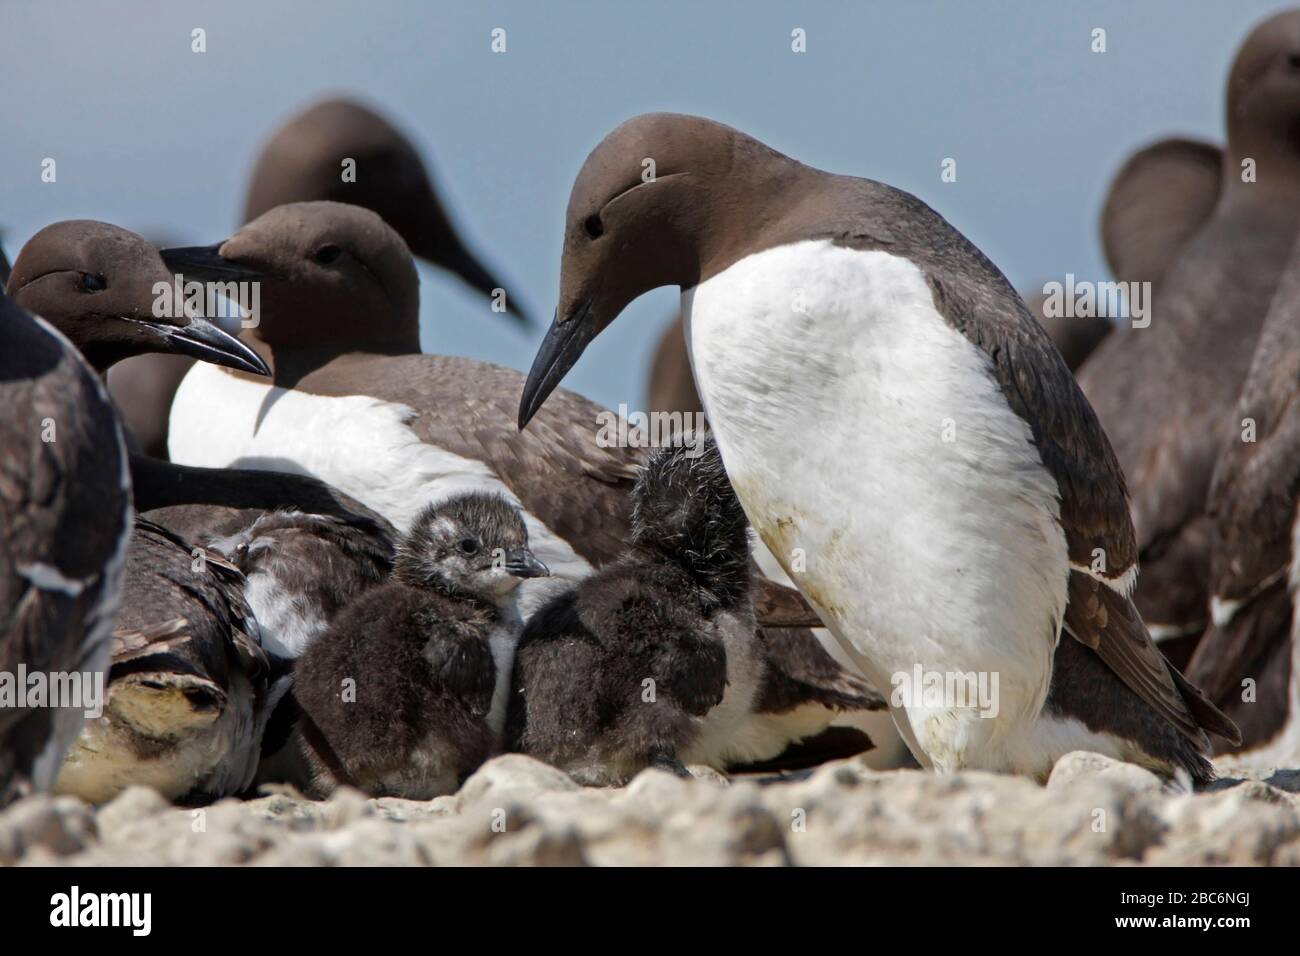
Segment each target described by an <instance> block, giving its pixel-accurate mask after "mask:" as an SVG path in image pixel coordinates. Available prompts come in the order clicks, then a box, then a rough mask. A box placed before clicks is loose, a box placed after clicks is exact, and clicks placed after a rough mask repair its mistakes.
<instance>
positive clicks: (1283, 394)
mask: <svg viewBox="0 0 1300 956" xmlns="http://www.w3.org/2000/svg"><path fill="white" fill-rule="evenodd" d="M1298 382H1300V247H1297V250H1296V251H1294V252H1293V253H1292V258H1291V264H1290V265H1289V266H1288V268H1287V271H1286V274H1285V275H1284V277H1283V279H1282V282H1281V283H1280V285H1279V286H1278V290H1277V294H1276V295H1275V296H1274V298H1273V304H1272V306H1271V308H1270V310H1269V314H1268V318H1267V319H1266V320H1265V322H1264V328H1263V331H1262V332H1261V333H1260V336H1259V342H1258V344H1257V345H1256V347H1255V356H1254V359H1253V360H1252V362H1251V366H1250V372H1249V374H1248V375H1247V376H1246V384H1245V386H1244V387H1243V388H1242V392H1241V397H1240V398H1239V399H1238V402H1237V406H1236V410H1235V412H1233V413H1232V414H1231V415H1230V416H1228V417H1229V418H1230V419H1231V421H1232V427H1233V431H1232V434H1231V435H1230V437H1229V439H1228V440H1227V442H1226V443H1225V445H1224V447H1223V449H1222V451H1221V452H1220V454H1219V460H1218V462H1217V463H1216V465H1215V468H1214V480H1213V482H1212V483H1211V487H1210V496H1209V516H1210V522H1211V528H1212V535H1211V539H1210V556H1211V560H1210V595H1211V598H1210V610H1211V624H1210V627H1209V628H1207V629H1206V632H1205V634H1204V635H1203V636H1202V637H1201V639H1200V641H1199V643H1198V644H1197V646H1196V651H1195V653H1194V654H1193V656H1192V659H1191V663H1190V664H1189V665H1188V677H1190V678H1191V679H1193V680H1195V681H1197V682H1198V683H1200V684H1201V686H1203V687H1204V688H1205V691H1206V693H1207V694H1209V695H1210V698H1211V699H1212V700H1214V701H1215V702H1216V703H1217V704H1219V706H1221V707H1222V708H1223V709H1224V710H1225V711H1226V712H1227V713H1228V714H1230V715H1231V716H1232V717H1233V719H1234V720H1236V721H1237V723H1238V724H1240V725H1241V728H1242V732H1243V738H1244V739H1243V747H1242V749H1243V750H1245V751H1249V752H1252V757H1253V758H1254V759H1255V760H1256V761H1257V762H1258V761H1260V760H1262V761H1264V762H1266V763H1267V764H1268V765H1271V766H1293V765H1294V764H1293V763H1291V761H1294V760H1296V759H1297V758H1300V656H1298V654H1300V651H1298V650H1297V649H1298V648H1300V641H1298V640H1297V634H1296V616H1295V592H1296V588H1297V587H1298V586H1300V551H1298V550H1297V543H1298V542H1300V521H1297V513H1296V506H1297V501H1298V499H1297V494H1298V489H1300V403H1298V402H1297V397H1298V392H1300V386H1298V385H1297V383H1298Z"/></svg>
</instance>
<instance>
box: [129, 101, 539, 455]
mask: <svg viewBox="0 0 1300 956" xmlns="http://www.w3.org/2000/svg"><path fill="white" fill-rule="evenodd" d="M349 163H350V164H351V166H350V167H348V166H347V164H349ZM314 200H330V201H333V202H344V203H351V204H352V205H355V206H364V207H365V208H367V209H371V210H374V211H375V212H376V213H378V214H379V215H380V216H382V217H383V219H384V221H386V222H387V223H388V224H389V225H391V226H392V227H393V228H394V229H396V230H397V232H398V233H399V234H400V235H401V237H402V238H403V239H404V240H406V244H407V245H408V246H409V247H410V249H411V252H412V253H413V254H414V255H416V256H418V257H420V258H421V259H424V260H425V261H426V262H428V263H430V264H431V265H434V266H437V267H438V268H440V269H444V270H446V271H448V272H450V273H452V274H453V275H456V276H458V277H459V278H460V279H462V280H463V281H464V282H465V283H466V284H467V285H468V286H470V287H471V288H473V289H475V290H477V291H479V292H482V293H483V294H484V295H486V296H489V297H492V298H494V299H495V298H496V290H498V289H500V290H503V291H504V290H506V286H505V284H504V283H502V282H500V281H498V279H497V278H496V276H495V275H494V274H493V271H492V270H489V269H488V268H487V267H486V266H485V265H484V264H483V262H482V261H481V259H480V258H479V257H478V256H477V255H476V254H475V253H473V252H472V251H470V249H469V248H468V247H467V245H466V241H465V240H464V238H462V236H461V234H460V231H459V230H458V229H457V228H456V226H455V225H454V224H453V223H452V221H451V218H450V217H449V216H448V215H447V212H446V210H445V209H444V207H443V204H442V201H441V200H440V199H439V198H438V193H437V191H436V190H435V189H434V186H433V180H432V178H431V176H430V175H429V171H428V169H427V167H426V165H425V162H424V160H423V159H422V158H421V156H420V153H419V150H417V149H416V147H415V145H414V144H413V143H412V142H411V141H410V140H409V139H408V138H407V137H406V136H405V135H404V134H403V133H402V132H401V131H400V130H398V129H397V128H396V127H395V126H394V125H393V123H392V122H390V121H389V120H388V119H386V118H385V117H384V116H382V115H380V114H379V113H377V112H375V111H374V110H372V109H370V108H369V107H367V106H364V105H362V104H361V103H358V102H355V101H353V100H349V99H340V98H332V99H326V100H322V101H321V102H319V103H315V104H313V105H311V106H309V107H307V108H306V109H304V110H301V111H300V112H298V113H296V114H294V115H293V116H292V117H290V118H289V119H287V120H285V121H284V123H282V124H281V125H280V126H279V127H278V128H277V129H276V130H275V132H274V133H272V135H271V137H270V138H269V139H268V140H267V142H266V144H265V145H264V146H263V147H262V149H261V151H260V152H259V154H258V156H257V158H256V160H255V161H254V164H253V172H252V175H251V176H250V178H249V181H248V187H247V193H246V196H245V199H244V208H243V218H242V219H241V220H240V221H241V222H245V223H247V222H252V221H253V220H254V219H256V218H257V217H259V216H261V215H262V214H263V213H265V212H267V211H269V210H271V209H273V208H275V207H276V206H282V205H284V204H286V203H291V202H310V201H314ZM518 299H519V297H518V296H517V295H505V296H504V298H503V299H502V300H501V304H502V305H503V306H504V307H505V310H506V313H507V314H509V315H511V316H513V317H514V318H515V319H517V320H519V321H520V322H521V323H526V321H527V319H526V314H525V312H524V310H523V309H522V308H521V307H520V306H519V302H518ZM188 370H189V366H188V364H186V363H182V362H178V361H176V360H175V359H172V358H171V357H167V356H152V355H150V356H139V357H136V358H132V359H129V360H127V361H126V362H123V363H122V364H121V365H119V367H118V368H117V369H116V370H115V371H114V372H113V375H112V376H111V377H110V379H109V391H110V392H111V394H112V395H113V397H114V399H115V400H116V401H117V402H118V404H119V405H120V406H121V407H122V409H123V414H124V417H125V418H126V422H127V425H128V426H129V427H130V428H131V430H132V431H133V432H134V433H135V434H136V435H137V436H139V437H140V439H141V445H142V447H143V448H144V450H145V451H147V452H148V453H150V454H151V455H154V456H155V457H166V448H167V420H168V416H169V415H170V412H171V402H172V398H173V396H174V395H175V393H176V388H177V386H178V385H179V384H180V381H181V379H182V378H183V377H184V375H185V373H186V372H187V371H188Z"/></svg>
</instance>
